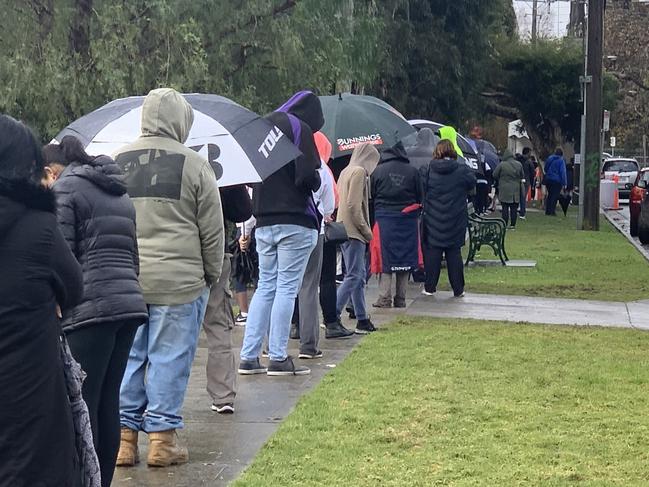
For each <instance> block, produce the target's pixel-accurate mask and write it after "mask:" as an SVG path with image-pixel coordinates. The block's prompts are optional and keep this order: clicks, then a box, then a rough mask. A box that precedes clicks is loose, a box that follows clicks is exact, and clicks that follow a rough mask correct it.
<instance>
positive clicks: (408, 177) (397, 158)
mask: <svg viewBox="0 0 649 487" xmlns="http://www.w3.org/2000/svg"><path fill="white" fill-rule="evenodd" d="M422 191H423V188H422V185H421V180H420V179H419V171H418V170H417V169H416V168H414V167H413V166H411V165H410V161H409V160H408V156H407V154H406V151H405V149H404V148H403V145H402V144H401V143H400V142H399V143H397V145H395V146H394V147H391V148H389V149H387V150H385V151H383V152H382V153H381V161H380V162H379V164H378V166H377V167H376V169H375V170H374V172H373V173H372V177H371V193H372V199H373V200H374V215H375V219H376V223H375V224H374V232H373V233H374V236H373V239H372V243H371V245H370V249H371V269H372V273H374V274H378V275H379V297H378V299H377V301H376V302H375V303H374V304H373V305H372V306H374V307H375V308H391V307H392V306H394V307H395V308H405V307H406V288H407V286H408V278H409V277H410V273H411V272H412V271H414V270H415V269H417V268H418V266H419V225H418V221H419V214H420V209H421V202H422V199H423V194H422ZM393 276H394V277H395V280H396V289H395V293H394V301H393V300H392V281H393V279H392V277H393Z"/></svg>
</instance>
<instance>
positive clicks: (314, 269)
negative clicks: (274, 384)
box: [297, 132, 336, 359]
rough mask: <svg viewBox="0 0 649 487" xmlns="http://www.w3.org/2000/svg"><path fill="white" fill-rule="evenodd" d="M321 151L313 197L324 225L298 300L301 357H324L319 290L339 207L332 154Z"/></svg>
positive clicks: (308, 264) (321, 227) (307, 267)
mask: <svg viewBox="0 0 649 487" xmlns="http://www.w3.org/2000/svg"><path fill="white" fill-rule="evenodd" d="M315 135H316V136H318V138H320V139H321V137H320V136H322V137H324V136H323V135H322V134H321V133H320V132H317V133H316V134H315ZM325 140H326V139H325ZM327 142H328V141H327ZM322 144H323V142H322V141H321V140H320V144H318V145H317V146H316V147H321V146H322ZM328 153H329V154H331V148H329V152H328ZM318 154H319V155H320V161H321V163H322V165H321V166H320V169H318V173H319V174H320V181H321V183H320V188H319V189H318V190H317V191H315V192H314V193H313V199H314V201H315V203H316V205H317V208H318V211H319V212H320V215H321V216H322V224H321V226H320V234H319V235H318V243H317V244H316V246H315V248H314V249H313V251H312V252H311V255H310V257H309V261H308V263H307V265H306V270H305V272H304V279H303V280H302V286H301V287H300V292H299V293H298V299H297V307H298V330H299V333H298V334H299V339H300V354H299V355H298V358H301V359H316V358H320V357H322V351H320V349H319V348H318V341H319V339H320V319H319V316H320V313H319V312H318V311H319V310H318V297H319V293H318V290H319V287H320V273H321V272H322V254H323V248H324V230H325V225H326V223H328V222H331V221H332V215H333V213H334V210H335V209H336V197H335V189H334V188H335V185H336V183H335V182H334V177H333V174H332V173H331V171H330V170H329V168H328V167H327V160H328V156H327V153H325V154H324V155H322V153H321V152H320V150H318ZM325 158H326V159H325Z"/></svg>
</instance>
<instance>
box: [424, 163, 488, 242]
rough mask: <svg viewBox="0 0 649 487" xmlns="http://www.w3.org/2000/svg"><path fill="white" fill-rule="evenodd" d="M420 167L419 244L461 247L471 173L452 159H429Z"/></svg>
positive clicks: (473, 175)
mask: <svg viewBox="0 0 649 487" xmlns="http://www.w3.org/2000/svg"><path fill="white" fill-rule="evenodd" d="M420 171H421V180H422V184H423V186H424V212H423V217H422V218H423V220H422V230H423V232H422V233H423V235H422V244H423V245H425V246H428V247H440V248H444V249H452V248H460V247H462V246H463V245H464V240H465V235H466V229H467V225H468V214H467V194H468V193H469V191H471V190H472V189H473V188H474V187H475V184H476V177H475V173H474V172H473V171H472V170H471V169H470V168H469V166H467V165H466V164H463V163H460V162H458V161H457V160H453V159H443V160H433V161H431V162H430V163H428V165H427V166H424V167H422V168H421V169H420Z"/></svg>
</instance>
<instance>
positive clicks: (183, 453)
mask: <svg viewBox="0 0 649 487" xmlns="http://www.w3.org/2000/svg"><path fill="white" fill-rule="evenodd" d="M188 461H189V452H188V451H187V448H185V447H184V446H180V445H179V444H178V435H177V434H176V430H168V431H158V432H155V433H149V457H148V458H147V463H148V465H149V467H168V466H169V465H178V464H181V463H187V462H188Z"/></svg>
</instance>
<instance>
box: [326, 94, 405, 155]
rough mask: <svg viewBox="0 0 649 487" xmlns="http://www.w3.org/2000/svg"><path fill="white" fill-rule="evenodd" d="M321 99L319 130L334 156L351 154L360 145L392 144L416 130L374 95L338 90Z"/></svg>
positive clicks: (381, 146)
mask: <svg viewBox="0 0 649 487" xmlns="http://www.w3.org/2000/svg"><path fill="white" fill-rule="evenodd" d="M320 102H321V103H322V112H323V114H324V118H325V124H324V127H323V128H322V133H324V134H325V135H326V136H327V138H328V139H329V142H331V145H332V146H333V155H332V157H333V158H337V157H340V156H344V155H347V154H351V152H352V151H353V150H354V149H355V148H356V147H358V146H359V145H362V144H372V145H376V146H377V149H381V148H387V147H392V146H393V145H395V144H396V143H397V142H398V141H400V140H401V139H402V138H403V137H405V136H407V135H409V134H411V133H413V132H414V131H415V129H414V128H413V127H412V126H411V125H410V124H409V123H408V122H407V121H406V119H405V118H404V117H403V115H401V114H400V113H399V112H398V111H397V110H396V109H394V108H393V107H391V106H390V105H388V104H387V103H385V102H384V101H382V100H379V99H378V98H374V97H373V96H364V95H352V94H349V93H341V94H339V95H334V96H321V97H320Z"/></svg>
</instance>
